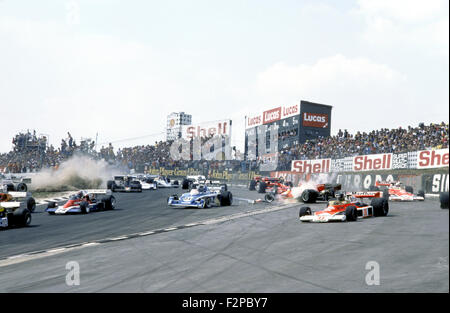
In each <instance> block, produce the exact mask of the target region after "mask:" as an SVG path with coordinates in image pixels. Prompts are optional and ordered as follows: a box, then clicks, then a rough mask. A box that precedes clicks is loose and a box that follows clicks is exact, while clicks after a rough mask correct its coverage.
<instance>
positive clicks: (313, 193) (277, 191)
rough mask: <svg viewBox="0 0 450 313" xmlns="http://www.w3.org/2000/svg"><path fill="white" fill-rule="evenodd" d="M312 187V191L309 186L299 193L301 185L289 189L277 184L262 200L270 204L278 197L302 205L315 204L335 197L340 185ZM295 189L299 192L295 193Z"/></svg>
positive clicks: (317, 185)
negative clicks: (292, 200) (301, 203)
mask: <svg viewBox="0 0 450 313" xmlns="http://www.w3.org/2000/svg"><path fill="white" fill-rule="evenodd" d="M313 187H314V189H311V186H310V189H305V190H303V191H301V188H302V185H301V184H300V185H299V187H291V186H290V185H283V184H281V183H278V184H277V185H276V186H274V187H273V188H272V189H271V191H269V192H268V193H266V195H265V197H264V199H265V201H266V202H272V201H274V200H275V199H276V197H277V195H279V197H281V198H283V199H294V198H297V200H298V201H302V202H304V203H315V202H316V201H317V200H322V201H328V200H329V199H331V198H334V197H335V193H336V192H337V191H339V190H341V184H316V185H313ZM295 188H299V189H300V191H301V192H300V191H298V192H297V191H295ZM297 193H299V194H297Z"/></svg>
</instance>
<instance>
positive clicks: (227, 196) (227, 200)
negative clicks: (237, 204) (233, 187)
mask: <svg viewBox="0 0 450 313" xmlns="http://www.w3.org/2000/svg"><path fill="white" fill-rule="evenodd" d="M218 198H219V201H220V206H230V205H232V204H233V194H232V193H231V192H229V191H223V192H221V193H220V195H219V196H218Z"/></svg>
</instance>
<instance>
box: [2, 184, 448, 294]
mask: <svg viewBox="0 0 450 313" xmlns="http://www.w3.org/2000/svg"><path fill="white" fill-rule="evenodd" d="M171 193H173V190H170V191H169V190H158V191H157V192H155V193H152V192H148V193H147V192H145V193H142V194H139V195H131V194H122V195H120V196H118V207H119V208H120V209H118V210H117V211H111V212H102V213H92V214H89V215H80V216H47V215H45V214H42V213H36V214H34V216H33V218H34V220H33V224H36V225H37V226H35V227H31V228H28V229H8V230H4V231H1V232H0V236H1V237H0V239H1V254H2V256H3V257H4V256H11V255H15V254H18V253H25V252H29V251H36V250H40V249H49V248H52V247H56V246H61V245H65V244H70V243H75V242H80V241H82V242H86V241H91V240H97V239H102V238H106V237H110V236H120V235H125V234H129V233H135V232H138V231H148V230H152V229H158V228H163V227H170V226H174V225H182V224H185V223H193V222H197V221H203V220H208V219H212V220H214V219H215V218H217V217H218V216H229V215H232V214H235V213H237V212H247V211H251V210H265V209H267V212H264V211H260V212H259V213H260V214H254V215H243V216H242V217H239V218H235V219H231V220H225V219H224V220H222V221H219V222H216V223H211V224H206V225H197V226H193V227H189V228H183V229H175V230H172V231H167V232H161V233H157V234H153V235H149V236H145V237H139V238H133V239H125V240H119V241H115V242H107V243H102V244H98V245H95V246H87V247H82V248H78V249H73V250H67V251H64V252H62V253H55V254H51V255H49V256H45V257H41V258H33V259H30V260H27V261H20V262H17V263H14V262H12V263H11V264H10V265H1V261H0V291H1V292H449V267H448V266H449V216H448V210H442V209H440V208H439V203H438V201H435V200H426V201H425V202H414V203H392V202H391V203H390V214H389V216H387V217H379V218H369V219H364V220H358V221H357V222H349V223H329V224H307V223H301V222H300V221H299V220H298V208H299V205H294V206H291V207H286V208H284V209H281V210H277V211H270V209H271V208H275V206H273V205H267V204H254V205H250V204H240V205H235V206H232V207H229V208H214V209H207V210H198V209H173V208H168V207H167V206H166V205H165V199H166V197H167V195H168V194H171ZM233 194H234V196H235V197H241V198H257V197H258V195H257V194H256V193H251V192H249V191H246V190H243V189H242V190H233ZM323 206H324V204H323V203H322V204H315V205H312V208H313V210H314V209H319V208H322V207H323ZM19 259H20V258H19ZM69 261H76V262H78V263H79V265H80V279H81V283H80V285H79V286H68V285H67V284H66V275H67V273H68V270H66V263H67V262H69ZM373 261H375V262H377V264H378V265H379V269H380V282H379V285H368V284H367V283H366V276H367V275H368V274H369V272H370V270H371V269H372V268H369V269H366V265H367V263H368V262H373Z"/></svg>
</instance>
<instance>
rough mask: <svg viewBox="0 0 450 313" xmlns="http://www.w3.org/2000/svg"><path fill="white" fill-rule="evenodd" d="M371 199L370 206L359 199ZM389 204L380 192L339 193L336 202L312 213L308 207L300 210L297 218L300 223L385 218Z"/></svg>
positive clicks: (329, 203) (331, 202) (330, 202)
mask: <svg viewBox="0 0 450 313" xmlns="http://www.w3.org/2000/svg"><path fill="white" fill-rule="evenodd" d="M363 198H372V200H371V202H370V205H369V204H366V203H364V202H363V201H362V200H361V199H363ZM388 213H389V202H388V200H387V199H386V198H385V197H383V193H382V192H380V191H374V192H355V193H347V194H344V193H340V194H339V195H338V198H337V200H332V201H329V202H328V205H327V207H326V208H325V209H324V210H321V211H316V212H314V213H313V212H312V211H311V208H310V207H307V206H303V207H301V208H300V212H299V218H300V221H302V222H318V223H326V222H345V221H348V222H354V221H356V220H357V219H358V218H367V217H374V216H386V215H388Z"/></svg>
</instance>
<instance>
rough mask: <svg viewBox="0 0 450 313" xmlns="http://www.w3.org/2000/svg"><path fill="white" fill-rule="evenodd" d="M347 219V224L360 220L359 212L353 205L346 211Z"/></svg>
mask: <svg viewBox="0 0 450 313" xmlns="http://www.w3.org/2000/svg"><path fill="white" fill-rule="evenodd" d="M345 218H346V220H347V222H355V221H356V220H357V219H358V210H357V209H356V207H355V206H353V205H351V206H348V207H347V208H346V209H345Z"/></svg>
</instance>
